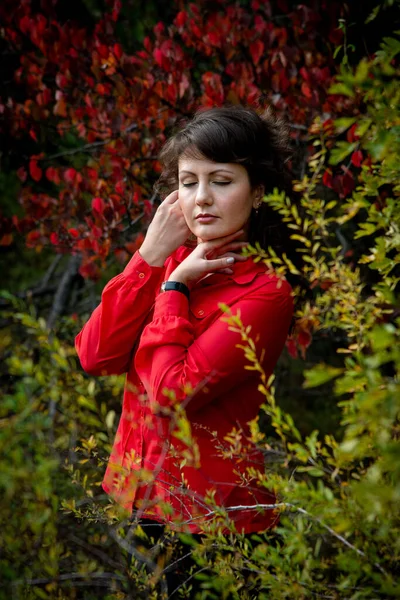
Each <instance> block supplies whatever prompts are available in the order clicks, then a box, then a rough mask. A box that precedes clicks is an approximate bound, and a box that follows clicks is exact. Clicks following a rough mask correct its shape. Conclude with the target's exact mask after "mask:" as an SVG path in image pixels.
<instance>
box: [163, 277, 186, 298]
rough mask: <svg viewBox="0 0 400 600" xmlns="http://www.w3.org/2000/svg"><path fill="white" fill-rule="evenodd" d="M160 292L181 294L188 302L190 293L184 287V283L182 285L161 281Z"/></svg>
mask: <svg viewBox="0 0 400 600" xmlns="http://www.w3.org/2000/svg"><path fill="white" fill-rule="evenodd" d="M161 291H162V292H170V291H175V292H181V293H182V294H185V296H186V298H187V299H188V300H189V298H190V292H189V288H188V286H187V285H185V284H184V283H182V282H181V281H163V282H162V284H161Z"/></svg>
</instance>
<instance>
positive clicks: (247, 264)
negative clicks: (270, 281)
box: [175, 246, 266, 285]
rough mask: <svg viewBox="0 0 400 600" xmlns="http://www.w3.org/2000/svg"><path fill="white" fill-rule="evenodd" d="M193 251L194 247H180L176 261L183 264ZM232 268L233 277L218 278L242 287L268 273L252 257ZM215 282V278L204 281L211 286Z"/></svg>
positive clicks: (235, 264)
mask: <svg viewBox="0 0 400 600" xmlns="http://www.w3.org/2000/svg"><path fill="white" fill-rule="evenodd" d="M192 250H193V247H192V246H180V247H179V248H178V249H177V250H176V252H175V260H176V261H177V262H178V263H181V262H182V261H183V260H185V258H186V257H187V256H189V254H190V253H191V252H192ZM230 268H231V269H232V270H233V273H232V274H231V275H228V274H218V277H226V278H228V279H232V280H233V281H235V282H236V283H238V284H242V285H244V284H247V283H250V282H251V281H253V279H254V278H255V277H256V275H257V274H258V273H265V271H266V267H265V265H264V264H263V263H262V262H257V263H255V262H254V260H253V258H252V257H250V256H249V258H248V259H247V260H246V261H243V262H236V263H234V264H233V265H232V266H231V267H230ZM209 280H210V281H209ZM213 280H214V282H215V279H214V278H213V277H207V278H206V279H204V280H203V283H205V284H206V283H210V284H211V283H213Z"/></svg>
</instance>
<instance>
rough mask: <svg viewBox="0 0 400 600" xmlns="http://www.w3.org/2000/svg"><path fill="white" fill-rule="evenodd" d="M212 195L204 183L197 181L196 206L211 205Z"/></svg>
mask: <svg viewBox="0 0 400 600" xmlns="http://www.w3.org/2000/svg"><path fill="white" fill-rule="evenodd" d="M212 202H213V200H212V195H211V191H210V189H209V186H208V184H207V183H206V182H205V181H199V184H198V186H197V190H196V204H197V205H198V206H203V205H210V204H212Z"/></svg>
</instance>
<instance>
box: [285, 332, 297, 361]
mask: <svg viewBox="0 0 400 600" xmlns="http://www.w3.org/2000/svg"><path fill="white" fill-rule="evenodd" d="M286 348H287V350H288V352H289V354H290V356H291V357H292V358H297V357H298V356H299V353H298V352H297V346H296V342H295V341H294V339H293V338H292V337H291V338H289V339H288V340H287V342H286Z"/></svg>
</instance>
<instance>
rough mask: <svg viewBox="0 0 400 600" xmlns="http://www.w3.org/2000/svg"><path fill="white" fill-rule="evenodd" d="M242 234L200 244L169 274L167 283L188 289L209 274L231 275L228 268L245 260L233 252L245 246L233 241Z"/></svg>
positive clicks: (244, 243)
mask: <svg viewBox="0 0 400 600" xmlns="http://www.w3.org/2000/svg"><path fill="white" fill-rule="evenodd" d="M243 233H244V232H243V230H242V229H240V230H239V231H236V232H235V233H232V234H231V235H227V236H224V237H221V238H216V239H215V240H210V241H207V242H201V243H200V244H198V245H197V246H196V248H195V249H194V250H193V251H192V252H191V253H190V254H189V256H187V257H186V258H185V260H184V261H182V262H181V264H180V265H179V267H177V268H176V269H175V271H173V272H172V273H171V275H170V276H169V278H168V281H180V282H181V283H184V284H185V285H187V286H188V287H189V288H190V287H192V286H193V285H194V284H195V283H196V282H197V281H199V279H202V278H203V277H204V276H205V275H208V274H210V273H233V271H232V269H230V268H229V266H230V265H232V264H233V263H234V262H235V261H244V260H246V257H245V256H243V255H241V254H237V253H236V252H235V250H236V251H240V250H241V249H242V248H244V247H245V246H247V242H239V241H235V240H236V239H237V238H239V237H240V236H242V235H243ZM232 259H233V260H232Z"/></svg>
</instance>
